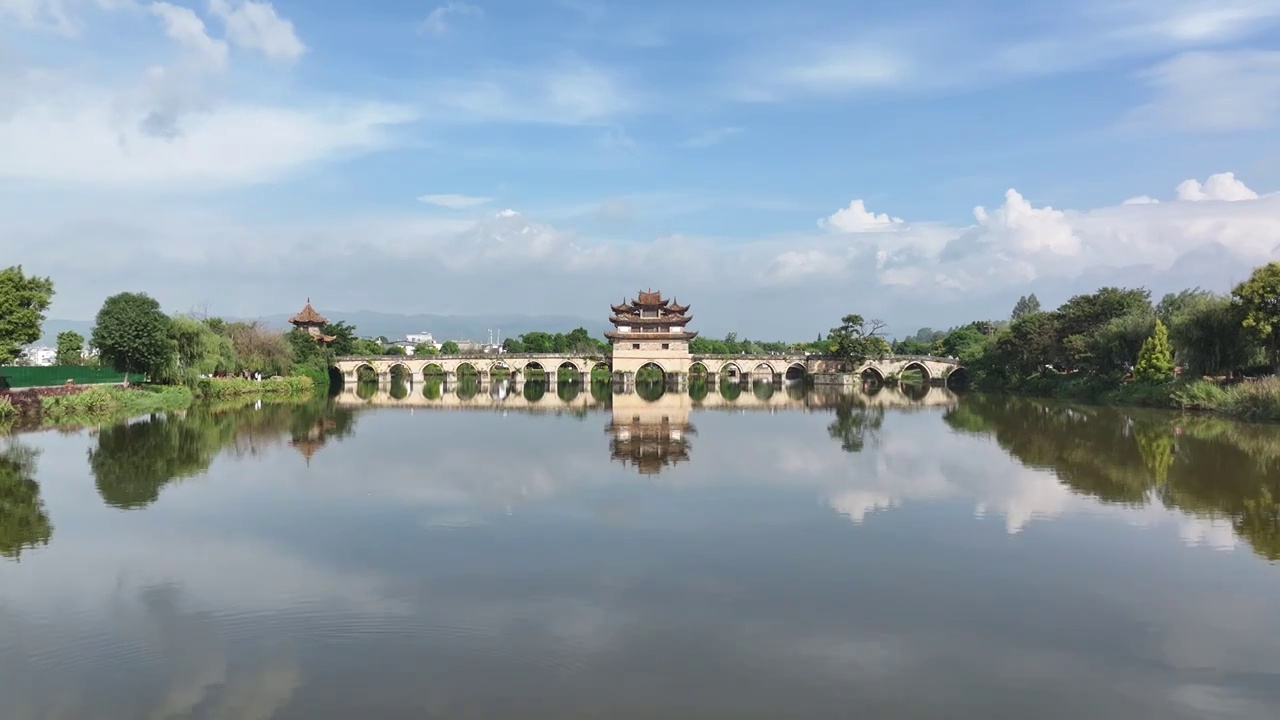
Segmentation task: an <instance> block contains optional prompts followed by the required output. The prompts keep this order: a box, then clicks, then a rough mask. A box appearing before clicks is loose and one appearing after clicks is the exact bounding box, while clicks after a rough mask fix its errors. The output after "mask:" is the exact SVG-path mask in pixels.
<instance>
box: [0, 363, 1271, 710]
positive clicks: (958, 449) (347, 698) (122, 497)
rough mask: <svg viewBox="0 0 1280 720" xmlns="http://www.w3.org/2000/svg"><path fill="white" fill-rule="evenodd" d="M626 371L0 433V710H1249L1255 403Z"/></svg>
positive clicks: (1261, 667) (1259, 433) (1259, 622)
mask: <svg viewBox="0 0 1280 720" xmlns="http://www.w3.org/2000/svg"><path fill="white" fill-rule="evenodd" d="M655 394H656V393H654V392H645V393H643V397H642V396H641V395H636V394H619V395H613V394H611V393H610V391H609V390H608V389H607V388H595V389H588V388H580V387H575V386H567V387H564V388H550V389H548V388H543V387H541V386H534V385H532V384H529V385H527V386H525V387H523V388H510V387H506V386H499V387H496V388H480V387H476V386H474V385H472V386H467V387H463V388H460V389H459V390H458V391H455V390H453V389H450V388H443V389H442V388H440V387H439V386H434V387H433V386H429V387H427V388H405V387H403V386H399V387H395V388H392V389H391V390H390V392H386V391H379V390H377V389H376V388H366V389H361V390H360V391H359V392H351V393H347V394H343V395H341V396H339V397H337V398H334V399H331V400H329V401H327V402H324V403H319V402H317V403H311V404H306V405H296V406H290V405H267V406H261V407H254V406H248V407H240V408H197V409H194V410H192V411H190V412H188V413H186V414H185V416H183V417H171V418H154V419H141V420H138V421H134V422H132V423H128V424H120V425H116V426H112V427H103V428H101V429H91V430H77V431H66V432H55V431H47V432H37V433H28V434H22V435H17V436H14V437H9V438H0V716H2V717H3V718H5V719H6V720H23V719H27V718H32V719H40V720H45V719H53V718H58V719H61V720H80V719H85V720H114V719H116V718H119V719H121V720H134V719H163V718H210V719H217V720H267V719H268V718H270V719H277V720H283V719H286V718H287V719H307V720H338V719H342V720H347V719H350V718H392V719H399V718H415V719H417V718H486V719H488V718H534V719H538V720H542V719H548V720H549V719H551V718H556V719H564V718H611V719H618V718H848V717H878V718H891V717H892V718H951V719H954V718H984V719H985V718H1036V719H1038V720H1041V719H1049V718H1064V719H1065V718H1069V719H1071V720H1079V719H1085V718H1087V719H1090V720H1092V719H1098V718H1124V719H1126V720H1132V719H1134V718H1160V719H1161V720H1168V719H1170V718H1259V719H1264V718H1265V719H1269V720H1274V719H1275V718H1278V717H1280V563H1277V559H1280V428H1275V427H1254V426H1244V425H1235V424H1231V423H1227V422H1223V421H1220V420H1216V419H1211V418H1203V417H1181V416H1175V415H1171V414H1159V413H1145V412H1134V411H1121V410H1115V409H1103V408H1086V407H1078V406H1067V405H1056V404H1051V403H1046V402H1041V401H1034V400H1027V399H1016V398H1013V399H1011V398H1000V397H990V396H982V395H968V396H965V397H962V398H960V397H957V396H955V395H953V394H951V393H950V392H948V391H945V390H942V389H931V390H927V391H926V390H917V391H913V392H911V393H909V394H902V393H900V392H897V391H893V390H882V391H880V392H879V393H876V394H874V395H867V394H863V393H859V394H856V395H851V396H845V397H835V396H829V395H816V394H813V393H812V392H806V391H804V390H802V389H799V388H769V387H756V388H754V389H752V388H747V389H745V390H739V389H737V388H732V389H728V390H726V391H724V392H721V391H719V390H717V389H714V388H712V389H710V391H708V390H706V389H705V388H695V389H694V391H693V392H692V393H691V394H677V393H668V394H665V395H662V396H661V397H659V398H657V399H652V398H653V396H654V395H655Z"/></svg>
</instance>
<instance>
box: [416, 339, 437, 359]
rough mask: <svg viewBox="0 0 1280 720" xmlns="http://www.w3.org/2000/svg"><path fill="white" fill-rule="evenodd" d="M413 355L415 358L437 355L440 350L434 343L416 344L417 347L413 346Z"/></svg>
mask: <svg viewBox="0 0 1280 720" xmlns="http://www.w3.org/2000/svg"><path fill="white" fill-rule="evenodd" d="M413 354H414V356H415V357H417V356H420V355H421V356H430V355H439V354H440V348H438V347H436V345H435V343H425V342H424V343H418V344H417V345H414V346H413Z"/></svg>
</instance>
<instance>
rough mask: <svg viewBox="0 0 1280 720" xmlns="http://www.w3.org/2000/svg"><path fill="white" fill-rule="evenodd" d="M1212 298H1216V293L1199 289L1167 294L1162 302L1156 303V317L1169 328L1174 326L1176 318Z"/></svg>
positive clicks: (1161, 299)
mask: <svg viewBox="0 0 1280 720" xmlns="http://www.w3.org/2000/svg"><path fill="white" fill-rule="evenodd" d="M1211 297H1214V293H1211V292H1209V291H1208V290H1202V289H1200V288H1198V287H1197V288H1192V289H1190V290H1181V291H1179V292H1176V293H1165V295H1164V297H1162V298H1160V302H1158V303H1156V317H1158V318H1160V322H1162V323H1164V324H1165V326H1166V327H1169V326H1171V325H1173V319H1174V318H1175V317H1177V316H1178V315H1181V314H1182V313H1183V312H1185V311H1186V310H1188V309H1189V308H1191V307H1194V306H1196V305H1199V304H1200V303H1201V302H1203V301H1204V300H1206V299H1208V298H1211Z"/></svg>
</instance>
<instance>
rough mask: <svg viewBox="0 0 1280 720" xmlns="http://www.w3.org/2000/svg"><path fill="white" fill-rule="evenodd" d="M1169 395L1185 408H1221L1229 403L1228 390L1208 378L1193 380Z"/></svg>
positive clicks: (1177, 405) (1177, 404) (1175, 404)
mask: <svg viewBox="0 0 1280 720" xmlns="http://www.w3.org/2000/svg"><path fill="white" fill-rule="evenodd" d="M1169 396H1170V398H1171V399H1172V401H1173V404H1174V406H1175V407H1178V408H1181V409H1183V410H1220V409H1222V408H1223V407H1225V406H1226V404H1227V391H1226V390H1224V389H1223V388H1222V386H1221V385H1218V384H1217V383H1214V382H1210V381H1208V380H1193V381H1191V382H1189V383H1186V384H1185V385H1181V386H1179V387H1176V388H1174V390H1173V391H1172V392H1170V393H1169Z"/></svg>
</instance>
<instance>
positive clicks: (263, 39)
mask: <svg viewBox="0 0 1280 720" xmlns="http://www.w3.org/2000/svg"><path fill="white" fill-rule="evenodd" d="M209 12H210V13H212V14H213V15H216V16H217V17H218V18H220V19H221V20H222V22H223V23H224V24H225V25H226V28H227V39H228V40H230V41H231V42H233V43H235V44H236V46H237V47H241V48H245V49H249V50H257V51H259V52H261V53H262V54H263V55H265V56H266V57H267V58H268V59H271V60H280V61H286V62H287V61H293V60H297V59H298V58H300V57H302V54H303V53H305V52H306V50H307V46H306V45H304V44H303V43H302V41H301V40H299V39H298V36H297V35H296V34H295V33H294V30H293V23H292V22H290V21H288V20H286V19H284V18H282V17H280V16H279V15H277V14H276V10H275V7H273V6H272V5H271V3H266V2H254V0H240V1H239V2H237V0H209Z"/></svg>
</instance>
